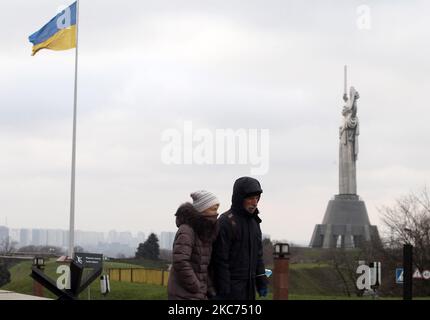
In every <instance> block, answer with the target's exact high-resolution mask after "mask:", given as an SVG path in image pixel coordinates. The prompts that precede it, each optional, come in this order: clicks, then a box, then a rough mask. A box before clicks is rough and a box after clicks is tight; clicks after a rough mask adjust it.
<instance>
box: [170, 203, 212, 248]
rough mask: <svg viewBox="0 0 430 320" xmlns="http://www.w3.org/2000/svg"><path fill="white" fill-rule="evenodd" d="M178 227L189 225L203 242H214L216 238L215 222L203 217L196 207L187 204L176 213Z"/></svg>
mask: <svg viewBox="0 0 430 320" xmlns="http://www.w3.org/2000/svg"><path fill="white" fill-rule="evenodd" d="M175 216H176V226H177V227H178V228H179V226H181V225H182V224H188V225H189V226H190V227H191V228H193V230H194V232H195V233H196V234H197V235H198V236H199V238H200V239H201V240H203V241H208V240H214V237H215V236H216V233H215V230H216V229H215V228H216V224H215V222H213V221H211V220H209V219H207V218H205V217H204V216H202V215H201V213H199V212H198V211H197V210H196V209H194V206H193V205H192V204H191V203H189V202H187V203H184V204H182V205H181V206H180V207H179V208H178V210H177V211H176V214H175Z"/></svg>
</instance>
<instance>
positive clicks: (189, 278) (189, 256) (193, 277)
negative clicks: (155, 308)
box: [167, 191, 219, 300]
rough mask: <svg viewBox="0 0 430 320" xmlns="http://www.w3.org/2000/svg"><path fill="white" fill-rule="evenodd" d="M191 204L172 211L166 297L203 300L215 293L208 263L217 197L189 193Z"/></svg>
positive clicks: (185, 204) (209, 194)
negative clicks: (174, 229) (173, 220)
mask: <svg viewBox="0 0 430 320" xmlns="http://www.w3.org/2000/svg"><path fill="white" fill-rule="evenodd" d="M191 197H192V199H193V203H189V202H187V203H184V204H182V205H181V206H180V207H179V208H178V210H177V211H176V225H177V226H178V231H177V232H176V236H175V240H174V242H173V264H172V268H171V270H170V275H169V281H168V285H167V292H168V299H169V300H207V299H208V296H209V297H211V296H213V295H214V294H215V292H214V290H213V286H212V280H211V279H210V276H209V271H208V266H209V263H210V259H211V254H212V243H213V241H214V240H215V238H216V221H217V217H218V208H219V200H218V199H217V197H216V196H215V195H213V194H212V193H210V192H208V191H196V192H193V193H192V194H191Z"/></svg>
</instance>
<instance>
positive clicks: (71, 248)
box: [68, 0, 79, 259]
mask: <svg viewBox="0 0 430 320" xmlns="http://www.w3.org/2000/svg"><path fill="white" fill-rule="evenodd" d="M78 35H79V0H76V51H75V95H74V106H73V142H72V179H71V180H72V182H71V188H70V223H69V255H68V256H69V257H70V258H71V259H73V253H74V245H75V176H76V174H75V173H76V117H77V111H78V110H77V109H78V108H77V106H78V104H77V102H78V52H79V51H78V49H79V47H78V45H79V41H78Z"/></svg>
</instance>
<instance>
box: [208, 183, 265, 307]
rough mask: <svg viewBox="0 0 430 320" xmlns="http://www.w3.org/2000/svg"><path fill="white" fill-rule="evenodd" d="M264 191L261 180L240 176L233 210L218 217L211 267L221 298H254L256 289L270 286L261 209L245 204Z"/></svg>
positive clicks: (235, 190)
mask: <svg viewBox="0 0 430 320" xmlns="http://www.w3.org/2000/svg"><path fill="white" fill-rule="evenodd" d="M261 192H263V191H262V189H261V186H260V183H259V182H258V181H257V180H255V179H253V178H249V177H244V178H240V179H238V180H237V181H236V182H235V184H234V187H233V197H232V206H231V209H230V210H229V211H227V212H225V213H223V214H222V215H221V217H220V218H219V219H218V229H219V233H218V237H217V239H216V241H215V243H214V249H213V254H212V263H211V269H213V277H214V284H215V290H216V292H217V295H218V297H219V298H221V299H233V300H254V299H255V290H256V289H257V290H258V289H262V288H265V287H267V280H266V277H265V276H264V272H265V267H264V263H263V244H262V235H261V230H260V223H261V219H260V218H259V217H258V214H259V212H258V209H257V211H256V212H255V213H254V214H251V213H249V212H247V211H246V210H245V208H244V207H243V201H244V200H245V198H246V197H247V196H249V195H253V194H260V193H261Z"/></svg>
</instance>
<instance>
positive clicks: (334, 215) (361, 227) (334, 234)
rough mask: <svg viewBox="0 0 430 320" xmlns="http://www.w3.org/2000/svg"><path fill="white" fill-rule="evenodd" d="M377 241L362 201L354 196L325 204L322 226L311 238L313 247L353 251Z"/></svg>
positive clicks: (316, 229) (376, 234) (317, 226)
mask: <svg viewBox="0 0 430 320" xmlns="http://www.w3.org/2000/svg"><path fill="white" fill-rule="evenodd" d="M377 239H379V234H378V229H377V227H376V226H372V225H371V224H370V220H369V216H368V214H367V209H366V205H365V203H364V201H362V200H360V198H359V197H358V196H357V195H355V194H341V195H336V196H335V198H334V199H333V200H330V201H329V203H328V205H327V210H326V212H325V215H324V219H323V222H322V224H317V225H316V226H315V229H314V233H313V235H312V240H311V243H310V246H311V247H312V248H356V247H360V246H361V245H362V244H363V243H364V242H368V241H372V240H377Z"/></svg>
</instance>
